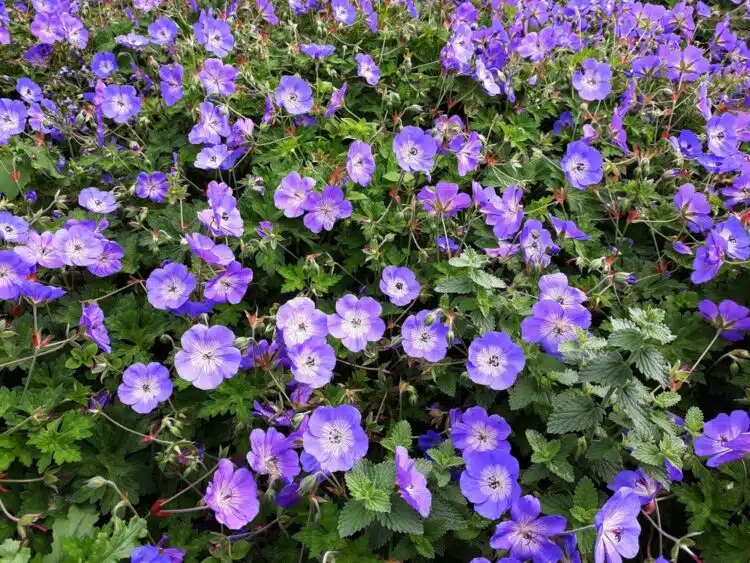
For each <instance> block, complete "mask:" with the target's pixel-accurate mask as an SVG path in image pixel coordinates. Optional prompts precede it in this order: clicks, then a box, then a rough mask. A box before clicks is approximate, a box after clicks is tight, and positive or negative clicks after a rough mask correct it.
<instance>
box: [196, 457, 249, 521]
mask: <svg viewBox="0 0 750 563" xmlns="http://www.w3.org/2000/svg"><path fill="white" fill-rule="evenodd" d="M203 500H204V501H205V503H206V504H207V505H208V507H209V508H210V509H211V510H213V511H214V516H215V517H216V521H217V522H219V523H220V524H224V525H225V526H226V527H227V528H229V529H230V530H239V529H240V528H242V527H243V526H246V525H247V524H249V523H250V522H251V521H252V520H253V518H255V517H256V516H257V515H258V511H259V510H260V503H259V502H258V486H257V485H256V484H255V479H253V474H252V473H250V471H249V470H248V469H245V468H244V467H243V468H241V469H238V470H237V471H235V470H234V466H233V465H232V462H231V461H229V460H228V459H222V460H221V461H219V467H218V469H217V470H216V472H215V473H214V475H213V478H212V479H211V482H210V483H209V484H208V487H206V494H205V496H204V497H203Z"/></svg>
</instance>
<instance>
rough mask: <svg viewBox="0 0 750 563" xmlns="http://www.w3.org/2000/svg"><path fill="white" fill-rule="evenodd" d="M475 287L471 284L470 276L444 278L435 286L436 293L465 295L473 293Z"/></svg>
mask: <svg viewBox="0 0 750 563" xmlns="http://www.w3.org/2000/svg"><path fill="white" fill-rule="evenodd" d="M473 289H474V287H473V286H472V284H471V280H470V279H469V276H464V275H461V276H456V277H451V278H444V279H442V280H440V281H439V282H438V283H437V285H435V292H436V293H458V294H462V295H465V294H467V293H471V292H472V290H473Z"/></svg>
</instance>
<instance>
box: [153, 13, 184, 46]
mask: <svg viewBox="0 0 750 563" xmlns="http://www.w3.org/2000/svg"><path fill="white" fill-rule="evenodd" d="M179 31H180V29H179V28H178V27H177V24H176V23H174V22H173V21H172V20H170V19H169V18H158V19H157V20H156V21H155V22H154V23H152V24H151V25H149V26H148V34H149V36H150V37H151V43H154V44H155V45H169V44H170V43H172V41H174V38H175V37H177V34H178V33H179Z"/></svg>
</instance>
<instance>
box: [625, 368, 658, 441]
mask: <svg viewBox="0 0 750 563" xmlns="http://www.w3.org/2000/svg"><path fill="white" fill-rule="evenodd" d="M618 396H619V398H620V406H621V407H622V410H623V411H624V412H625V414H627V415H628V416H629V417H630V420H632V421H633V426H634V427H635V429H636V430H637V431H639V432H641V433H644V434H645V433H648V432H649V431H650V430H651V426H652V425H651V423H650V421H649V419H648V410H647V407H646V401H647V400H648V397H649V395H648V393H647V392H645V391H644V389H643V386H642V385H641V384H640V383H638V382H635V381H633V382H631V383H630V384H628V385H626V386H625V387H623V388H622V389H620V392H619V394H618Z"/></svg>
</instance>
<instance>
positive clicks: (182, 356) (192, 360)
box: [174, 325, 242, 390]
mask: <svg viewBox="0 0 750 563" xmlns="http://www.w3.org/2000/svg"><path fill="white" fill-rule="evenodd" d="M180 342H181V344H182V350H180V351H179V352H177V354H175V357H174V365H175V368H176V369H177V375H179V376H180V377H181V378H182V379H185V380H186V381H190V382H191V383H192V384H193V385H195V386H196V387H197V388H198V389H204V390H205V389H216V388H217V387H218V386H219V385H220V384H221V382H222V381H223V380H225V379H230V378H232V377H234V376H235V374H236V373H237V371H238V370H239V366H240V359H241V358H242V354H241V353H240V351H239V350H238V349H237V348H235V347H234V334H233V333H232V331H231V330H229V329H228V328H226V327H224V326H220V325H217V326H212V327H211V328H208V327H207V326H205V325H194V326H192V327H190V329H188V330H187V331H186V332H184V333H183V335H182V338H181V340H180Z"/></svg>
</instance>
